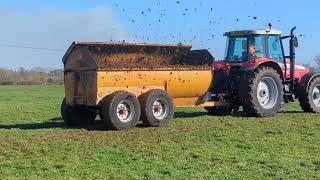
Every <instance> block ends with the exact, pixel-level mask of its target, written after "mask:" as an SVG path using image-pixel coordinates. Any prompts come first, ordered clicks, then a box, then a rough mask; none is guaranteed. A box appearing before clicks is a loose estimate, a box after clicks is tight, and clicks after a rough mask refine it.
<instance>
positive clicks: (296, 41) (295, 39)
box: [293, 37, 299, 47]
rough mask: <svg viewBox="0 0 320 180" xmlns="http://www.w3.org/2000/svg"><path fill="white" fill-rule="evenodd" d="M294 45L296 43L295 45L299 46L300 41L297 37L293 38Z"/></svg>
mask: <svg viewBox="0 0 320 180" xmlns="http://www.w3.org/2000/svg"><path fill="white" fill-rule="evenodd" d="M293 45H294V47H299V41H298V38H297V37H294V38H293Z"/></svg>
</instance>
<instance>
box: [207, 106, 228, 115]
mask: <svg viewBox="0 0 320 180" xmlns="http://www.w3.org/2000/svg"><path fill="white" fill-rule="evenodd" d="M204 109H205V110H207V111H208V114H209V115H212V116H228V115H231V114H232V109H231V108H229V107H205V108H204Z"/></svg>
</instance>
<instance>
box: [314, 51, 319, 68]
mask: <svg viewBox="0 0 320 180" xmlns="http://www.w3.org/2000/svg"><path fill="white" fill-rule="evenodd" d="M314 62H315V63H316V64H317V66H318V67H320V54H318V55H317V56H316V57H315V58H314Z"/></svg>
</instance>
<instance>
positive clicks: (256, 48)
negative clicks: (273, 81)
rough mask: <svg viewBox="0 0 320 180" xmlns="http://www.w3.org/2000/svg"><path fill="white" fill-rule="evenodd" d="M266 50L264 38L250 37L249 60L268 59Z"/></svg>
mask: <svg viewBox="0 0 320 180" xmlns="http://www.w3.org/2000/svg"><path fill="white" fill-rule="evenodd" d="M266 50H267V47H266V41H265V36H251V37H250V43H249V60H252V59H259V58H266V57H268V52H267V51H266Z"/></svg>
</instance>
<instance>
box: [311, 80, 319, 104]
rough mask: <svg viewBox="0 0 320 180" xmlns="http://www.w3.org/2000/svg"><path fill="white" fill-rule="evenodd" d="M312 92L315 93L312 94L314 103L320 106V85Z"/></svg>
mask: <svg viewBox="0 0 320 180" xmlns="http://www.w3.org/2000/svg"><path fill="white" fill-rule="evenodd" d="M312 94H313V96H312V100H313V103H314V104H315V105H316V106H318V107H320V85H317V86H316V87H314V89H313V92H312Z"/></svg>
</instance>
